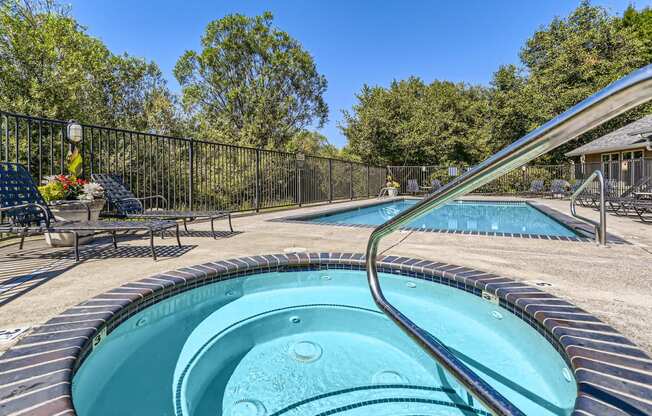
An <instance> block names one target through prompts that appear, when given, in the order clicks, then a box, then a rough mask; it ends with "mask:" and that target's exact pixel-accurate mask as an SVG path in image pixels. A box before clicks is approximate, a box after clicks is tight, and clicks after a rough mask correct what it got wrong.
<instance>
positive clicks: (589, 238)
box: [268, 197, 630, 244]
mask: <svg viewBox="0 0 652 416" xmlns="http://www.w3.org/2000/svg"><path fill="white" fill-rule="evenodd" d="M405 199H413V200H414V199H418V198H408V197H396V198H392V199H382V200H376V201H372V202H368V203H364V204H360V205H356V206H353V207H335V208H328V209H325V210H321V211H318V212H311V213H309V214H297V215H290V216H287V217H281V218H272V219H270V220H268V221H270V222H293V223H299V224H308V225H320V226H332V227H344V228H376V227H377V226H376V225H366V224H330V223H319V222H313V221H312V220H313V219H315V218H318V217H321V216H324V215H333V214H339V213H341V212H347V211H352V210H356V209H360V208H367V207H372V206H375V205H382V204H386V203H388V202H398V201H402V200H405ZM460 201H462V202H487V203H492V204H503V205H515V204H527V205H529V206H531V207H533V208H535V209H537V210H538V211H540V212H541V213H542V214H544V215H546V216H548V217H550V218H552V219H553V220H555V221H557V222H558V223H560V224H562V225H563V226H564V227H566V228H568V229H569V230H571V231H572V232H574V233H575V234H576V236H575V237H565V236H554V235H545V234H528V233H503V232H496V231H462V230H448V229H439V228H420V227H401V230H407V231H419V232H426V233H440V234H460V235H479V236H489V237H515V238H529V239H534V240H552V241H573V242H581V243H594V242H595V230H594V229H593V227H592V226H591V225H589V224H587V223H585V222H583V221H580V220H578V219H576V218H573V217H571V216H570V215H566V214H563V213H561V212H559V211H557V210H556V209H553V208H550V207H549V206H547V205H544V204H541V203H539V202H534V201H491V200H474V199H462V200H460ZM607 242H608V243H610V244H630V243H628V242H627V241H626V240H624V239H622V238H620V237H618V236H616V235H614V234H610V233H607Z"/></svg>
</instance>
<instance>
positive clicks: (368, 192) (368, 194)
mask: <svg viewBox="0 0 652 416" xmlns="http://www.w3.org/2000/svg"><path fill="white" fill-rule="evenodd" d="M369 169H370V167H369V165H367V198H369V197H370V196H371V189H370V187H369Z"/></svg>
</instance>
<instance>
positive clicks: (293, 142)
mask: <svg viewBox="0 0 652 416" xmlns="http://www.w3.org/2000/svg"><path fill="white" fill-rule="evenodd" d="M285 150H286V151H288V152H292V153H297V152H301V153H304V154H307V155H315V156H324V157H330V156H335V157H337V155H338V150H337V148H336V147H335V146H333V145H332V144H330V143H329V142H328V139H327V138H326V136H324V135H323V134H321V133H319V132H316V131H308V130H303V131H300V132H298V133H297V134H295V135H294V136H292V138H290V140H289V141H288V142H287V143H286V145H285Z"/></svg>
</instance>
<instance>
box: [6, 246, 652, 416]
mask: <svg viewBox="0 0 652 416" xmlns="http://www.w3.org/2000/svg"><path fill="white" fill-rule="evenodd" d="M378 266H379V267H378V268H379V271H381V272H385V273H393V274H399V275H406V276H411V277H415V278H420V279H424V280H428V281H432V282H435V283H440V284H445V285H448V286H452V287H455V288H458V289H460V290H464V291H467V292H469V293H472V294H474V295H476V296H482V294H483V292H488V293H490V294H493V295H496V296H497V297H498V299H499V302H500V305H501V306H502V307H503V308H505V309H507V310H509V311H510V312H512V313H513V314H515V315H516V316H518V317H519V318H521V319H522V320H524V321H525V322H526V323H528V324H529V325H530V326H532V327H533V328H534V329H536V330H537V331H538V332H539V333H540V334H542V335H543V336H544V337H545V338H546V339H547V340H548V341H549V342H550V343H551V344H552V345H553V346H554V347H555V348H556V349H557V350H558V351H559V352H560V354H561V355H562V357H563V358H564V359H565V360H566V362H567V363H568V364H569V366H570V367H571V368H572V369H573V372H574V375H575V379H576V381H577V384H578V397H577V400H576V402H575V411H574V413H573V414H574V415H596V416H598V415H600V416H602V415H648V414H652V359H650V357H649V356H648V355H647V354H646V353H645V352H643V351H642V350H640V349H639V348H637V347H636V346H635V345H634V344H633V343H632V342H631V341H629V340H627V339H626V338H625V337H623V336H622V335H621V334H619V333H618V332H617V331H616V330H615V329H613V328H612V327H610V326H609V325H607V324H605V323H603V322H601V321H600V320H599V319H597V318H595V317H594V316H592V315H591V314H589V313H587V312H586V311H584V310H582V309H579V308H577V307H575V306H574V305H572V304H571V303H569V302H567V301H565V300H562V299H559V298H557V297H555V296H553V295H551V294H549V293H547V292H544V291H542V290H540V289H537V288H535V287H532V286H529V285H527V284H524V283H521V282H517V281H514V280H512V279H508V278H504V277H501V276H497V275H494V274H490V273H485V272H482V271H478V270H473V269H469V268H465V267H460V266H455V265H450V264H445V263H439V262H433V261H429V260H421V259H412V258H407V257H396V256H385V257H379V263H378ZM364 267H365V264H364V256H363V255H362V254H356V253H295V254H275V255H265V256H252V257H242V258H235V259H229V260H222V261H216V262H211V263H205V264H200V265H196V266H192V267H185V268H181V269H178V270H174V271H169V272H164V273H159V274H156V275H153V276H150V277H146V278H143V279H141V280H138V281H136V282H132V283H127V284H125V285H123V286H120V287H118V288H115V289H112V290H109V291H108V292H105V293H103V294H101V295H98V296H96V297H94V298H91V299H89V300H87V301H85V302H82V303H80V304H79V305H77V306H74V307H72V308H70V309H68V310H66V311H64V312H63V313H61V314H60V315H58V316H56V317H54V318H52V319H50V320H49V321H48V322H46V323H45V324H43V325H41V326H39V327H38V328H36V329H34V330H33V331H32V332H31V333H29V334H28V335H27V336H25V337H24V338H22V339H21V340H20V341H19V342H18V343H17V344H16V345H15V346H14V347H13V348H11V349H10V350H8V351H7V352H6V353H5V354H4V355H2V356H0V415H11V416H19V415H30V416H40V415H74V414H75V411H74V408H73V405H72V400H71V382H72V378H73V375H74V373H75V371H76V369H77V368H79V366H80V365H81V363H82V362H83V360H84V359H85V358H86V356H87V355H88V354H89V352H90V351H91V350H92V344H93V342H94V341H97V340H98V336H100V337H103V336H106V335H107V334H109V333H111V331H112V330H113V329H114V328H115V327H116V326H118V325H119V324H120V323H122V322H124V321H125V320H126V319H128V318H130V317H131V316H133V315H134V314H136V313H138V312H139V311H141V310H142V309H144V308H146V307H148V306H151V305H153V304H155V303H157V302H159V301H161V300H164V299H166V298H168V297H170V296H173V295H176V294H178V293H181V292H184V291H186V290H190V289H194V288H196V287H200V286H203V285H206V284H209V283H212V282H216V281H220V280H226V279H230V278H235V277H240V276H244V275H248V274H254V273H262V272H269V271H290V270H296V269H328V268H340V269H354V270H362V269H364Z"/></svg>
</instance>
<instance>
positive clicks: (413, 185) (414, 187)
mask: <svg viewBox="0 0 652 416" xmlns="http://www.w3.org/2000/svg"><path fill="white" fill-rule="evenodd" d="M406 190H407V192H409V193H411V194H412V195H416V194H418V193H421V188H420V187H419V182H417V180H416V179H408V181H407V189H406Z"/></svg>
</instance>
